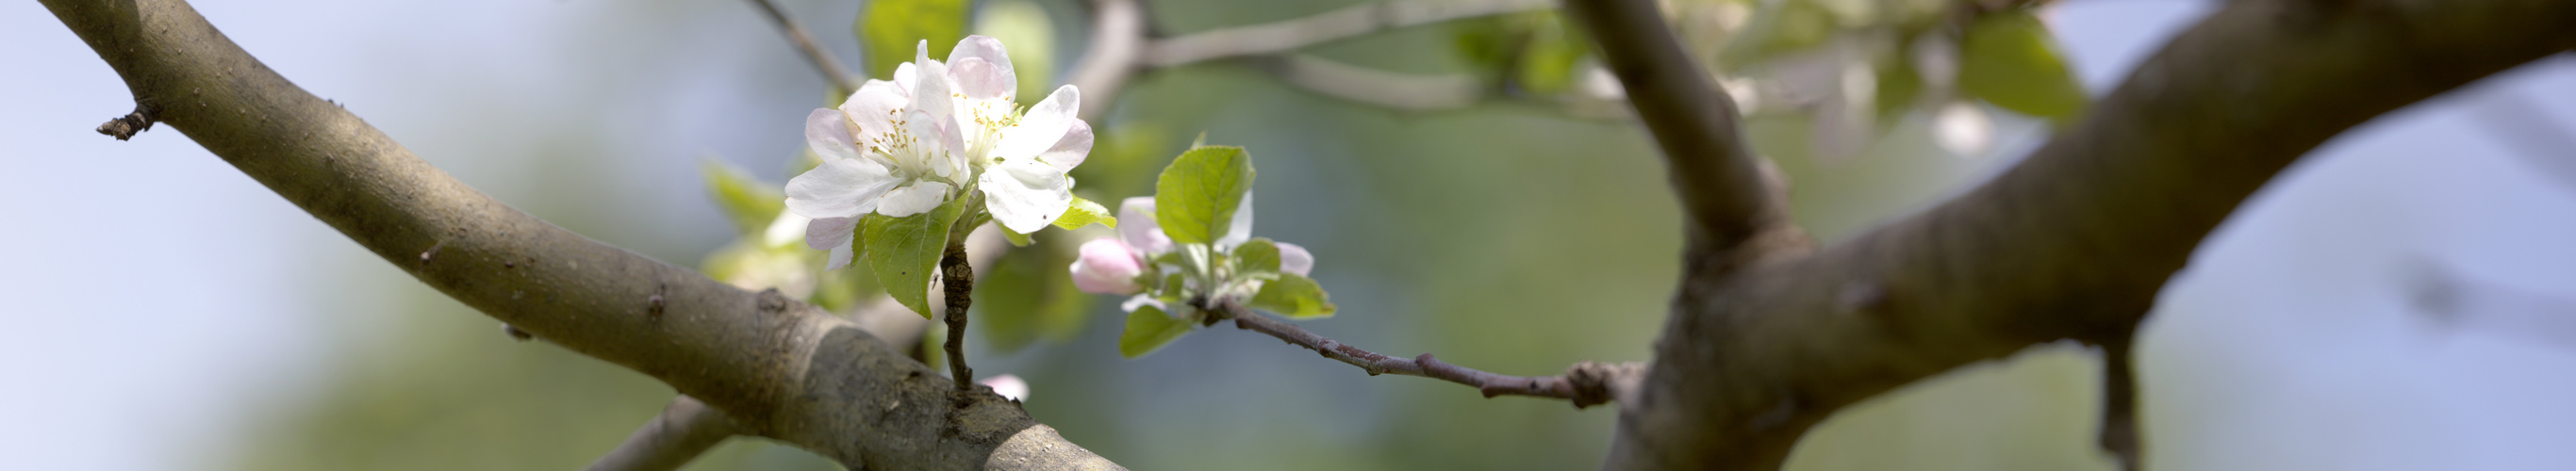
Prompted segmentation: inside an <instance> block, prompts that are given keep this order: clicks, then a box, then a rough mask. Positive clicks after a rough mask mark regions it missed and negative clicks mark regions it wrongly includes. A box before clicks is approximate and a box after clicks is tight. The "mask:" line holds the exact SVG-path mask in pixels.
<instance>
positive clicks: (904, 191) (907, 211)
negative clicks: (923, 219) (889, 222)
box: [877, 181, 948, 217]
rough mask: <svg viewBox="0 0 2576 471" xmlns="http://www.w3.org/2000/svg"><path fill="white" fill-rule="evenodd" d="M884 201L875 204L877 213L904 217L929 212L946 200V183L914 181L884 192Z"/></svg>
mask: <svg viewBox="0 0 2576 471" xmlns="http://www.w3.org/2000/svg"><path fill="white" fill-rule="evenodd" d="M884 201H885V202H883V203H878V204H877V214H883V215H887V216H893V217H904V216H911V215H915V214H921V213H924V212H929V211H930V208H937V207H939V203H943V202H947V201H948V184H946V183H940V182H934V181H916V182H913V184H911V185H904V186H903V187H902V188H896V189H894V191H888V192H886V194H885V198H884Z"/></svg>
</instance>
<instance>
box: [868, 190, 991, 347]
mask: <svg viewBox="0 0 2576 471" xmlns="http://www.w3.org/2000/svg"><path fill="white" fill-rule="evenodd" d="M965 209H966V199H965V198H950V199H949V200H948V202H947V203H941V204H940V205H939V207H937V208H931V209H930V211H929V212H925V213H921V214H915V215H911V216H904V217H899V218H898V217H886V216H884V215H880V214H873V213H872V214H869V215H868V216H867V219H864V220H863V221H862V224H864V225H865V227H863V228H862V232H863V233H864V236H862V237H864V238H863V239H859V240H860V241H862V242H865V243H867V246H866V247H867V250H866V253H865V254H864V255H863V256H865V257H867V260H868V268H869V269H871V270H874V271H876V272H877V282H878V283H881V284H884V285H885V287H886V294H887V295H890V296H894V300H895V301H897V302H901V303H903V307H907V308H912V312H915V313H919V314H921V317H924V318H930V317H932V316H931V314H930V298H929V296H930V279H931V277H932V276H933V275H935V274H937V273H938V272H939V257H940V256H941V255H943V254H945V253H946V251H947V250H948V226H949V225H950V224H954V223H956V222H957V216H958V215H959V214H961V213H964V212H965Z"/></svg>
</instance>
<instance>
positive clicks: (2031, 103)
mask: <svg viewBox="0 0 2576 471" xmlns="http://www.w3.org/2000/svg"><path fill="white" fill-rule="evenodd" d="M1959 88H1960V89H1962V90H1965V91H1967V92H1968V93H1969V94H1970V95H1974V96H1976V97H1977V98H1983V99H1985V100H1986V101H1987V102H1990V103H1994V104H1995V106H2000V107H2003V108H2004V109H2008V110H2012V111H2013V112H2017V113H2021V114H2027V115H2031V116H2039V117H2045V118H2064V117H2067V116H2070V115H2073V114H2075V113H2076V112H2077V111H2081V110H2082V109H2083V108H2084V101H2085V97H2084V88H2083V87H2082V86H2080V85H2077V84H2076V82H2075V74H2074V73H2073V72H2071V71H2068V70H2067V68H2066V61H2065V60H2064V59H2062V58H2061V55H2060V54H2058V49H2057V40H2056V38H2055V37H2054V36H2051V35H2050V34H2049V32H2048V25H2046V24H2041V23H2040V22H2039V18H2037V17H2033V16H2031V14H2030V12H2029V11H2028V10H2007V11H2001V12H1995V13H1988V14H1986V15H1985V16H1980V17H1977V20H1976V21H1975V22H1974V23H1971V24H1969V25H1968V31H1967V33H1966V35H1965V36H1963V37H1961V38H1960V39H1959Z"/></svg>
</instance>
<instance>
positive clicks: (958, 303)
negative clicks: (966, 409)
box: [939, 237, 975, 400]
mask: <svg viewBox="0 0 2576 471" xmlns="http://www.w3.org/2000/svg"><path fill="white" fill-rule="evenodd" d="M965 239H966V238H964V237H950V238H948V250H947V251H945V252H943V253H942V254H941V255H940V256H939V273H940V276H941V277H942V279H941V281H940V284H941V285H942V286H944V289H945V290H946V291H947V294H948V296H947V297H948V313H947V314H946V315H944V316H942V317H943V318H945V319H946V320H947V321H948V344H947V345H946V347H947V350H946V351H947V352H948V375H949V377H950V378H951V379H954V380H956V381H957V391H958V392H959V393H961V395H960V396H959V397H960V398H963V397H965V396H964V395H962V393H964V392H968V391H974V390H975V369H974V368H968V367H966V308H967V305H968V304H972V303H974V301H975V297H974V296H973V293H974V291H975V267H974V266H972V265H968V264H967V263H966V240H965ZM961 400H963V399H961Z"/></svg>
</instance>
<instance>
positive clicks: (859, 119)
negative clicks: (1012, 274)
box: [787, 36, 1092, 269]
mask: <svg viewBox="0 0 2576 471" xmlns="http://www.w3.org/2000/svg"><path fill="white" fill-rule="evenodd" d="M1018 83H1019V79H1018V77H1016V76H1014V75H1012V70H1011V59H1010V55H1009V54H1008V53H1007V52H1005V51H1003V49H1002V43H1001V41H997V40H994V39H993V38H989V37H984V36H968V37H967V38H966V39H964V40H960V41H958V42H957V47H956V49H955V51H953V52H951V53H950V54H949V55H948V62H945V63H943V62H940V61H935V60H930V42H929V41H922V42H921V43H919V44H918V45H916V46H915V47H914V49H913V61H912V62H906V63H903V64H902V65H899V66H897V67H896V68H895V72H894V80H893V81H891V82H889V81H884V80H869V81H868V83H867V84H866V85H863V86H860V87H859V91H858V92H857V93H852V94H851V95H850V98H849V100H847V101H845V102H843V103H842V104H841V108H840V109H838V110H832V109H818V110H814V113H813V114H812V115H810V116H808V117H807V118H806V120H805V141H806V144H807V145H808V146H810V147H812V148H813V149H814V154H815V155H818V156H821V157H822V158H823V165H821V166H818V167H815V168H814V170H811V171H807V172H805V174H803V175H798V176H796V178H794V179H791V180H788V182H787V209H788V210H789V211H791V212H794V213H796V214H797V215H799V216H804V217H809V218H813V219H814V221H813V223H812V224H811V225H809V226H808V227H807V228H806V241H805V242H806V245H809V246H812V247H814V248H815V249H817V250H830V251H832V262H831V265H830V266H829V268H826V269H838V268H840V267H842V266H845V265H847V264H849V261H850V258H851V255H852V253H853V252H854V248H853V247H850V233H851V232H852V231H854V230H856V226H857V224H858V221H859V218H860V217H861V216H864V215H866V214H868V213H871V212H873V213H876V214H883V215H886V216H892V217H903V216H910V215H914V214H920V213H922V212H925V211H929V210H930V209H931V208H935V207H938V206H939V204H940V203H943V202H946V201H948V198H950V197H952V196H953V195H951V194H950V193H951V192H953V191H955V190H957V189H959V188H963V187H968V186H969V185H970V184H971V186H972V187H973V188H975V189H977V190H980V191H982V192H983V193H984V204H985V209H986V212H987V213H988V214H991V215H992V217H993V220H994V222H996V223H1000V224H1001V225H1002V227H1005V228H1009V229H1010V230H1011V231H1013V232H1018V233H1022V234H1027V233H1032V232H1036V231H1037V230H1039V229H1044V228H1046V225H1047V224H1049V223H1053V222H1055V219H1056V218H1057V217H1059V216H1063V215H1064V212H1065V211H1066V210H1067V209H1068V208H1070V207H1071V206H1072V203H1073V192H1072V189H1073V179H1072V178H1071V177H1067V176H1065V172H1066V171H1069V170H1072V169H1073V167H1074V166H1076V165H1081V164H1082V161H1083V159H1084V158H1085V157H1087V156H1089V155H1090V154H1091V143H1092V136H1091V125H1090V124H1089V123H1085V122H1083V121H1082V120H1081V119H1080V118H1077V117H1075V114H1076V113H1077V112H1079V111H1080V110H1081V107H1082V97H1081V94H1080V93H1079V92H1078V91H1076V90H1075V89H1074V88H1073V86H1072V85H1066V86H1064V87H1062V88H1058V89H1056V91H1055V93H1053V94H1050V95H1048V96H1047V98H1046V100H1044V101H1040V102H1038V104H1037V106H1035V107H1031V108H1029V110H1028V111H1027V113H1025V114H1022V113H1020V112H1019V111H1018V110H1017V109H1016V107H1015V106H1014V105H1013V103H1014V102H1013V101H1012V100H1014V97H1013V95H1014V94H1015V93H1016V91H1017V89H1018V86H1019V85H1018Z"/></svg>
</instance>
